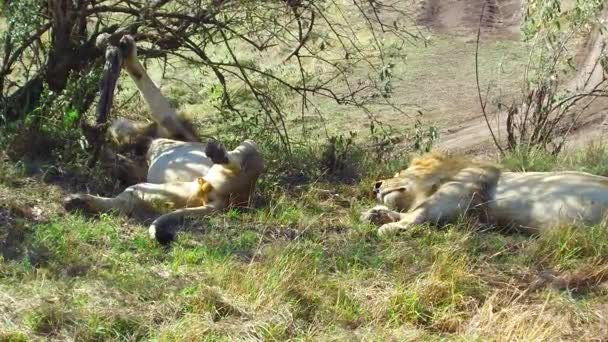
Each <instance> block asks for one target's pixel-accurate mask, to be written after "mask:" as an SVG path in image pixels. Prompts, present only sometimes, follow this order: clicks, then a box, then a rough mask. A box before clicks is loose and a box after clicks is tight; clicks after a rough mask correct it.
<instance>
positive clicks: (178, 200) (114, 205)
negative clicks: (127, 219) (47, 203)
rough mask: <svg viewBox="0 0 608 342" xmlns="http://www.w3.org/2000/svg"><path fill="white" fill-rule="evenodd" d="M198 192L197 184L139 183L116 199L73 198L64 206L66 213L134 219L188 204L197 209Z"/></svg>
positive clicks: (78, 195) (89, 196) (67, 198)
mask: <svg viewBox="0 0 608 342" xmlns="http://www.w3.org/2000/svg"><path fill="white" fill-rule="evenodd" d="M198 191H199V186H198V183H197V182H175V183H164V184H153V183H139V184H136V185H133V186H130V187H128V188H126V189H125V190H124V191H123V192H121V193H120V194H118V195H117V196H116V197H101V196H94V195H89V194H73V195H70V196H68V197H66V199H65V200H64V206H65V208H66V209H68V210H75V209H80V210H83V211H86V212H91V213H100V212H112V211H115V212H119V213H123V214H127V215H132V214H136V215H137V214H144V213H149V212H167V211H170V210H174V209H175V208H183V207H185V206H188V205H189V204H194V205H198V204H199V203H198V202H199V201H200V198H198V196H196V195H197V193H198ZM191 202H192V203H191Z"/></svg>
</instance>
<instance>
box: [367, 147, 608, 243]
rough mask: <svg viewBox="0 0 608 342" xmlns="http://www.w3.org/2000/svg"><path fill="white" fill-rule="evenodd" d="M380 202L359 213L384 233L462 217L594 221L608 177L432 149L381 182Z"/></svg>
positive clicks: (511, 224) (602, 207)
mask: <svg viewBox="0 0 608 342" xmlns="http://www.w3.org/2000/svg"><path fill="white" fill-rule="evenodd" d="M374 192H375V193H376V196H377V199H378V201H379V202H380V203H382V205H378V206H376V207H374V208H372V209H370V210H368V211H366V212H364V213H363V215H362V219H363V220H364V221H368V222H371V223H373V224H376V225H379V229H378V233H379V234H380V235H388V234H394V233H397V232H399V231H402V230H404V229H407V228H408V227H410V226H412V225H415V224H423V223H430V224H444V223H450V222H454V221H455V220H456V219H457V218H458V217H460V216H462V215H474V216H476V217H477V218H479V219H480V220H481V221H483V222H485V223H487V224H490V225H494V226H497V227H502V228H514V229H517V230H522V231H525V232H529V233H536V232H542V231H546V230H548V229H552V228H555V227H558V226H564V225H579V224H583V225H593V224H598V223H601V222H602V221H603V220H604V217H605V214H606V212H607V210H608V178H607V177H602V176H596V175H592V174H589V173H585V172H575V171H556V172H505V171H502V170H501V169H500V168H499V167H498V166H496V165H493V164H490V163H485V162H477V161H472V160H469V159H467V158H464V157H456V156H448V155H445V154H441V153H429V154H426V155H423V156H421V157H418V158H415V159H414V160H413V161H412V162H411V164H410V166H409V167H408V168H407V169H405V170H403V171H401V172H398V173H397V174H395V176H394V177H392V178H389V179H384V180H380V181H378V182H376V184H375V189H374Z"/></svg>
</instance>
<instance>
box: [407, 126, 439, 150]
mask: <svg viewBox="0 0 608 342" xmlns="http://www.w3.org/2000/svg"><path fill="white" fill-rule="evenodd" d="M438 139H439V130H438V129H437V127H435V126H428V127H426V128H425V127H424V126H423V125H422V123H421V122H420V120H418V119H416V123H415V124H414V142H413V148H414V151H416V152H430V151H431V148H432V147H433V144H434V143H435V142H436V141H437V140H438Z"/></svg>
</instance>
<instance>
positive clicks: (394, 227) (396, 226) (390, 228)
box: [378, 222, 409, 237]
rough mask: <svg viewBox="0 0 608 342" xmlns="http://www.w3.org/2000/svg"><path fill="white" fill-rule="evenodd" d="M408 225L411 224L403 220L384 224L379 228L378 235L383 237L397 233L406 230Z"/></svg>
mask: <svg viewBox="0 0 608 342" xmlns="http://www.w3.org/2000/svg"><path fill="white" fill-rule="evenodd" d="M408 227H409V224H403V223H401V222H391V223H387V224H383V225H382V226H380V228H378V235H379V236H381V237H387V236H392V235H396V234H398V233H399V232H401V231H404V230H406V229H407V228H408Z"/></svg>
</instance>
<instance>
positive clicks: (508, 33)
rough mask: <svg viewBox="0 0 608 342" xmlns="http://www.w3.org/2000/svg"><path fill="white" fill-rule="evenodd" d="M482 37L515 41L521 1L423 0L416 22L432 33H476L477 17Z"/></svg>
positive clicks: (517, 34) (419, 6)
mask: <svg viewBox="0 0 608 342" xmlns="http://www.w3.org/2000/svg"><path fill="white" fill-rule="evenodd" d="M484 6H485V9H484V10H483V17H482V18H481V27H482V31H483V32H484V34H491V35H492V36H494V37H502V38H518V37H519V20H520V15H521V11H520V8H521V0H423V1H421V2H420V3H419V4H418V9H417V11H416V21H417V22H418V24H419V25H422V26H426V27H428V28H430V29H431V30H433V31H435V32H440V33H449V34H463V35H468V34H472V33H474V32H477V30H478V27H479V23H480V17H481V14H482V9H483V8H484Z"/></svg>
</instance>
